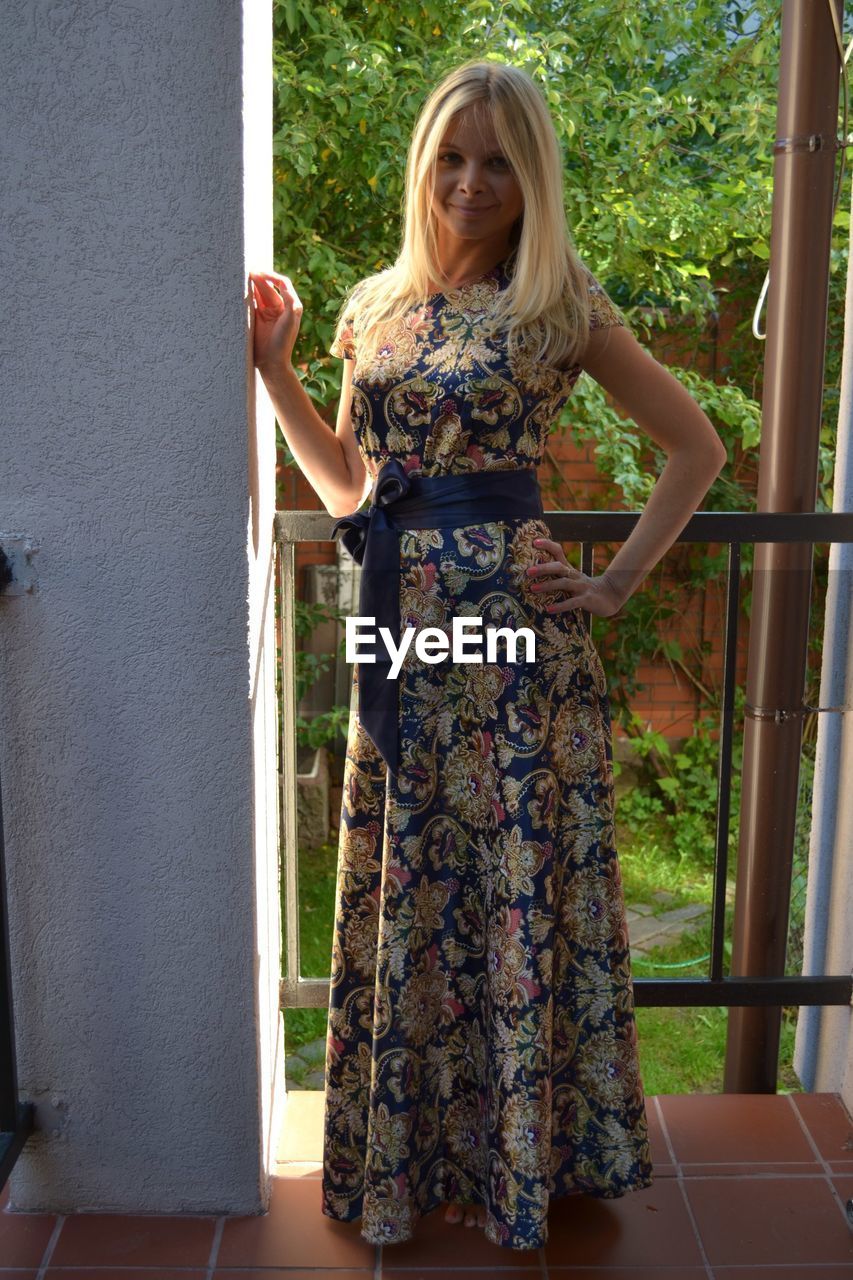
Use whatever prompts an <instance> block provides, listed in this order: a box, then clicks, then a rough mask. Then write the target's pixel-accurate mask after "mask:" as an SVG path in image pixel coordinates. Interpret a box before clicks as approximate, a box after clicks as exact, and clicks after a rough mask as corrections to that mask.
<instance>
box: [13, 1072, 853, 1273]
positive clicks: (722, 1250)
mask: <svg viewBox="0 0 853 1280" xmlns="http://www.w3.org/2000/svg"><path fill="white" fill-rule="evenodd" d="M646 1102H647V1114H648V1117H649V1123H650V1127H651V1143H652V1159H653V1161H654V1165H655V1173H656V1182H655V1184H654V1185H653V1186H652V1187H647V1188H644V1189H643V1190H639V1191H633V1192H630V1193H629V1194H628V1195H626V1196H623V1197H621V1199H618V1200H595V1199H592V1198H590V1197H587V1196H578V1197H576V1198H575V1197H570V1198H568V1199H565V1200H561V1201H555V1202H554V1204H553V1207H552V1209H551V1214H550V1217H549V1224H548V1225H549V1233H550V1238H549V1241H548V1243H547V1245H546V1246H545V1247H544V1248H543V1249H540V1250H538V1251H536V1252H534V1253H528V1252H525V1251H522V1250H511V1249H502V1248H499V1247H498V1246H497V1245H493V1244H491V1243H490V1242H489V1241H487V1240H486V1239H485V1237H484V1235H483V1233H482V1231H481V1230H480V1229H479V1228H478V1227H470V1228H466V1227H464V1226H462V1225H459V1226H451V1225H449V1224H446V1223H445V1222H444V1221H443V1218H444V1207H443V1206H442V1207H441V1208H440V1209H437V1210H435V1211H434V1212H433V1213H430V1214H428V1215H427V1217H425V1218H422V1219H421V1221H420V1222H419V1223H418V1227H417V1231H416V1235H415V1239H414V1240H413V1241H410V1242H408V1243H407V1244H403V1245H396V1246H389V1247H385V1248H381V1249H380V1248H377V1247H374V1246H373V1245H369V1244H367V1243H366V1242H365V1241H364V1240H362V1239H361V1237H360V1234H359V1224H358V1223H339V1222H333V1221H332V1220H331V1219H329V1218H326V1217H325V1216H324V1215H323V1213H322V1212H321V1209H320V1183H319V1177H320V1161H321V1158H322V1120H323V1112H322V1106H323V1095H322V1093H321V1092H303V1093H291V1095H290V1098H289V1102H288V1106H287V1121H286V1126H285V1132H284V1135H283V1138H282V1142H281V1145H280V1148H279V1152H278V1161H279V1162H278V1165H277V1177H276V1178H275V1179H274V1182H273V1194H272V1202H271V1205H270V1209H269V1212H268V1213H266V1214H263V1215H261V1216H256V1217H241V1218H229V1217H205V1216H192V1217H190V1216H180V1217H178V1216H166V1215H164V1216H162V1217H161V1216H153V1215H137V1216H125V1215H120V1214H97V1213H85V1214H83V1213H81V1214H73V1215H70V1216H67V1217H63V1216H61V1215H55V1214H14V1213H11V1212H10V1211H9V1207H8V1200H9V1187H8V1185H7V1186H6V1187H5V1188H4V1189H3V1192H2V1195H0V1204H2V1213H0V1280H12V1278H14V1280H51V1278H52V1280H60V1277H64V1278H66V1280H96V1278H97V1280H134V1278H135V1280H152V1278H153V1277H155V1276H156V1277H157V1280H179V1278H180V1280H226V1277H228V1278H230V1280H250V1278H251V1280H260V1277H264V1278H265V1280H277V1278H278V1277H281V1278H282V1280H283V1278H284V1277H287V1280H309V1277H310V1278H311V1280H331V1278H332V1277H335V1278H336V1280H357V1278H358V1280H379V1278H380V1277H384V1278H385V1280H417V1278H419V1277H424V1278H426V1277H431V1278H433V1280H450V1278H451V1277H457V1276H474V1275H479V1276H481V1277H490V1276H492V1275H496V1274H498V1273H501V1272H506V1273H511V1274H512V1275H513V1276H514V1277H515V1278H516V1280H534V1277H535V1278H536V1280H548V1277H552V1280H617V1277H618V1278H619V1280H748V1278H749V1280H753V1278H755V1280H757V1277H759V1276H764V1277H767V1280H842V1278H843V1280H853V1229H851V1227H850V1226H849V1225H848V1223H847V1219H846V1214H845V1205H846V1202H847V1200H848V1199H850V1198H851V1197H853V1122H851V1119H850V1116H849V1115H848V1113H847V1111H846V1110H845V1108H844V1107H843V1105H842V1103H841V1101H840V1099H839V1098H838V1096H837V1095H835V1094H828V1093H820V1094H693V1095H686V1094H663V1095H660V1096H658V1097H651V1096H650V1097H647V1099H646Z"/></svg>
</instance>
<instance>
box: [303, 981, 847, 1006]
mask: <svg viewBox="0 0 853 1280" xmlns="http://www.w3.org/2000/svg"><path fill="white" fill-rule="evenodd" d="M329 981H330V980H329V979H328V978H299V979H298V981H296V982H292V981H290V980H289V979H287V978H282V979H281V981H280V982H279V1001H280V1005H281V1008H282V1009H324V1008H326V1007H327V1006H328V1003H329V990H330V987H329ZM633 987H634V1003H635V1004H636V1006H637V1007H638V1008H639V1007H641V1006H642V1007H643V1008H658V1007H660V1008H663V1007H665V1006H666V1007H668V1008H684V1009H692V1008H700V1007H706V1008H707V1007H722V1008H736V1007H741V1006H757V1007H766V1008H779V1007H780V1006H785V1005H787V1006H794V1007H796V1006H798V1005H804V1004H807V1005H847V1004H849V1003H850V998H851V995H853V978H851V976H850V975H849V974H846V973H840V974H830V975H820V976H815V975H810V976H805V977H796V976H784V977H778V976H777V977H772V978H755V977H747V978H740V977H735V978H720V979H719V980H714V981H712V980H711V979H709V978H639V977H634V978H633Z"/></svg>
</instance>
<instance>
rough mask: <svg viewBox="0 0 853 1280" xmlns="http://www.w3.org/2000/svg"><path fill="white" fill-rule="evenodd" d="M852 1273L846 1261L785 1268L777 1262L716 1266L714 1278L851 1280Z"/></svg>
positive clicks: (737, 1279)
mask: <svg viewBox="0 0 853 1280" xmlns="http://www.w3.org/2000/svg"><path fill="white" fill-rule="evenodd" d="M850 1275H851V1272H850V1268H849V1267H848V1266H847V1265H846V1264H845V1263H842V1264H841V1266H838V1267H812V1266H808V1267H785V1269H784V1270H781V1269H780V1268H779V1267H778V1266H776V1264H775V1263H774V1264H773V1266H771V1267H714V1280H850Z"/></svg>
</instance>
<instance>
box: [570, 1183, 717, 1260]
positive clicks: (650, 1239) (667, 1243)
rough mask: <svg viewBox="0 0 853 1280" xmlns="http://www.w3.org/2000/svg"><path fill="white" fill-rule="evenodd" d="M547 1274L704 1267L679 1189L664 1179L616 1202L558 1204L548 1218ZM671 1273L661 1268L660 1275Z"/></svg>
mask: <svg viewBox="0 0 853 1280" xmlns="http://www.w3.org/2000/svg"><path fill="white" fill-rule="evenodd" d="M548 1230H549V1233H550V1238H549V1240H548V1243H547V1244H546V1245H545V1260H546V1262H547V1264H548V1271H549V1273H555V1269H556V1268H559V1267H568V1266H586V1267H590V1266H596V1267H630V1266H633V1267H635V1268H639V1267H658V1268H661V1269H663V1268H665V1267H680V1266H687V1267H701V1266H702V1261H703V1260H702V1255H701V1252H700V1250H699V1245H698V1243H697V1241H696V1234H695V1232H694V1230H693V1226H692V1224H691V1222H690V1216H689V1214H688V1212H687V1206H686V1204H685V1202H684V1195H683V1193H682V1190H681V1187H680V1185H679V1183H678V1181H677V1180H676V1179H675V1178H661V1179H660V1180H659V1181H658V1182H656V1183H655V1184H654V1185H653V1186H651V1187H644V1188H642V1189H641V1190H639V1191H631V1192H629V1193H628V1194H627V1195H624V1196H620V1197H619V1198H618V1199H616V1200H604V1199H597V1198H595V1197H593V1196H579V1197H577V1199H575V1198H574V1197H569V1198H568V1199H567V1200H564V1201H557V1202H555V1204H554V1205H553V1207H552V1209H551V1212H550V1213H549V1215H548ZM664 1274H666V1275H669V1274H670V1273H669V1272H666V1273H664V1272H663V1270H661V1275H662V1276H663V1275H664Z"/></svg>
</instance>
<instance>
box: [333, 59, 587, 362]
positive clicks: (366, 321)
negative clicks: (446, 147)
mask: <svg viewBox="0 0 853 1280" xmlns="http://www.w3.org/2000/svg"><path fill="white" fill-rule="evenodd" d="M481 104H484V106H485V109H486V110H487V111H488V112H489V113H490V116H491V120H492V124H493V127H494V131H495V134H496V136H497V139H498V142H499V144H500V147H501V149H502V151H503V153H504V155H505V156H506V159H507V162H508V163H509V165H510V166H511V168H512V170H513V172H514V175H515V178H516V181H517V182H518V184H519V186H520V188H521V192H522V196H523V199H524V209H523V211H522V213H521V214H520V216H519V217H518V218H517V219H516V221H515V223H513V226H512V230H511V232H510V246H511V247H510V253H509V257H508V259H507V262H508V266H507V268H505V269H506V270H508V272H509V273H510V274H509V282H508V284H507V287H506V288H505V289H503V290H501V291H500V293H498V295H497V300H496V303H495V307H494V311H493V313H492V316H491V321H492V323H493V324H494V326H495V328H496V329H505V330H506V332H507V342H508V345H509V348H510V351H513V350H515V349H516V344H517V343H518V342H519V341H521V342H522V343H523V344H524V345H525V347H528V344H530V345H529V347H528V349H529V350H530V352H531V355H532V358H533V359H535V360H537V361H544V362H545V363H546V364H548V365H551V366H553V367H556V368H565V367H567V366H569V365H571V364H572V363H573V362H574V361H576V360H577V358H578V356H579V355H580V354H581V353H582V352H583V350H584V349H585V347H586V344H587V340H588V337H589V329H590V323H589V318H590V295H589V285H590V281H591V278H592V277H591V274H590V273H589V272H588V269H587V268H586V267H585V265H584V264H583V262H582V261H581V259H580V257H579V255H578V253H577V250H576V249H575V246H574V242H573V239H572V235H571V232H570V231H569V227H568V224H567V222H566V211H565V207H564V204H563V171H562V159H561V154H560V144H559V141H558V138H557V134H556V131H555V129H554V124H553V121H552V119H551V115H550V113H549V111H548V107H547V105H546V102H545V100H544V98H543V96H542V94H541V92H540V90H539V89H538V87H537V85H536V83H535V82H534V81H533V80H532V79H531V77H530V76H529V75H528V74H527V72H525V71H523V70H521V68H519V67H514V66H510V65H508V64H505V63H502V62H490V61H481V60H479V59H476V60H472V61H469V62H465V63H463V64H462V65H461V66H458V67H456V68H455V69H454V70H452V71H450V72H449V73H448V74H447V75H446V76H445V77H444V79H443V80H441V82H440V83H439V84H438V85H437V86H436V88H435V89H433V91H432V93H431V94H430V96H429V97H428V98H427V100H426V102H425V103H424V104H423V106H422V108H421V110H420V112H419V114H418V118H417V121H416V123H415V129H414V133H413V135H412V141H411V144H410V146H409V154H408V158H407V162H406V175H405V212H404V219H403V244H402V248H401V250H400V253H399V254H398V256H397V259H396V261H395V262H394V263H393V264H392V265H391V266H390V267H388V268H387V269H386V270H384V271H380V272H379V273H378V274H376V275H372V276H368V277H366V278H365V279H363V280H360V281H359V282H358V283H357V284H356V285H354V286H353V287H352V288H351V289H350V290H349V292H348V294H347V296H346V298H345V299H344V302H343V304H342V306H341V308H340V311H339V313H338V318H337V321H336V326H335V340H339V339H340V337H341V334H342V331H343V329H344V327H345V323H346V321H347V319H348V318H349V317H352V318H353V320H354V325H355V332H354V339H355V347H356V351H357V354H358V358H359V359H360V360H362V359H365V360H367V361H370V360H372V359H373V358H374V357H375V356H376V353H377V351H378V349H379V347H380V346H381V343H382V333H383V330H384V329H385V327H386V326H387V325H389V324H393V323H395V322H396V321H398V320H401V319H402V318H403V317H404V316H406V315H407V314H408V313H409V312H410V311H411V310H412V309H413V308H414V307H416V306H418V305H419V304H423V303H425V302H426V301H427V299H428V297H429V285H430V282H431V281H433V280H435V281H438V282H439V284H440V285H442V286H445V287H448V286H449V285H450V282H449V281H448V280H447V279H446V277H445V276H444V273H443V271H442V268H441V263H440V262H439V260H438V256H437V252H436V248H437V238H436V231H435V222H434V218H433V216H432V210H431V205H432V194H433V188H434V181H435V167H436V157H437V154H438V152H439V150H440V144H441V140H442V138H443V136H444V133H445V130H446V129H447V127H448V126H449V124H450V122H451V120H452V118H453V117H454V116H455V115H456V114H457V113H458V112H460V111H462V110H464V109H465V108H468V107H472V106H473V107H474V108H475V117H476V118H477V119H478V120H479V119H481V116H480V111H481V110H482V109H483V106H481ZM537 342H538V348H536V347H535V346H534V344H536V343H537Z"/></svg>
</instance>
